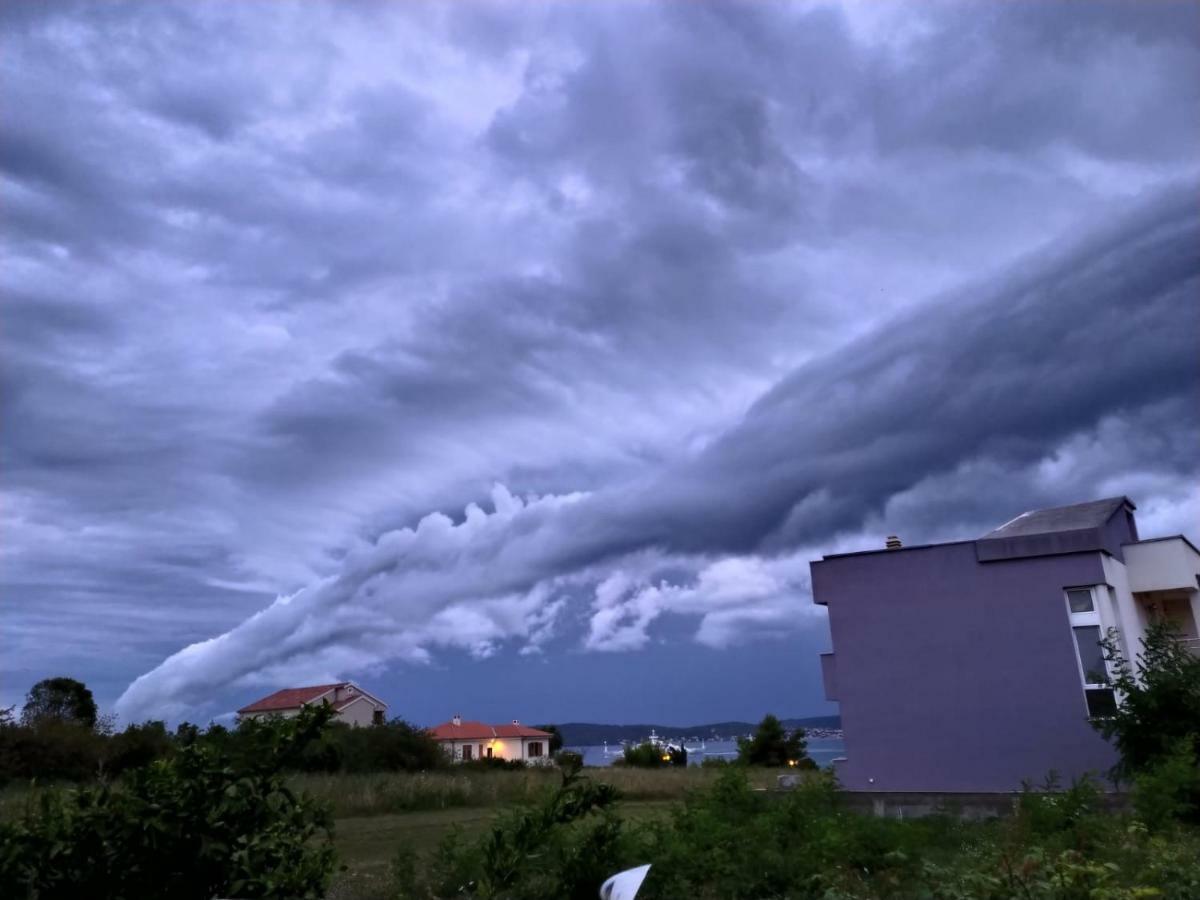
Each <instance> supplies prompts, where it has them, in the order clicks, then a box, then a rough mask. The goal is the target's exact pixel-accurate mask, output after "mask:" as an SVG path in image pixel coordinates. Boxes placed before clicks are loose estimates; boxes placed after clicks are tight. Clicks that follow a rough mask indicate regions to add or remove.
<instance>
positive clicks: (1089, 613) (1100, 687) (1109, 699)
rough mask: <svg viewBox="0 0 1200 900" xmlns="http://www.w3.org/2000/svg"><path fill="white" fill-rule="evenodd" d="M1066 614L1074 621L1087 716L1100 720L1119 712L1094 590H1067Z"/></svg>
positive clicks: (1072, 625) (1072, 626)
mask: <svg viewBox="0 0 1200 900" xmlns="http://www.w3.org/2000/svg"><path fill="white" fill-rule="evenodd" d="M1067 612H1068V614H1069V616H1070V620H1071V635H1072V637H1073V638H1074V640H1075V662H1076V663H1077V665H1078V666H1079V677H1080V679H1081V680H1082V682H1083V697H1084V701H1085V702H1086V704H1087V711H1088V716H1090V717H1091V718H1100V717H1103V716H1110V715H1112V714H1113V712H1115V711H1116V707H1117V701H1116V698H1115V696H1114V695H1113V690H1112V687H1111V684H1110V679H1109V677H1108V666H1107V664H1106V663H1105V661H1104V648H1103V647H1101V646H1100V641H1101V639H1102V638H1103V637H1104V634H1103V632H1102V630H1101V626H1100V613H1099V611H1098V610H1097V609H1096V598H1095V595H1094V593H1093V590H1092V588H1071V589H1070V590H1068V591H1067Z"/></svg>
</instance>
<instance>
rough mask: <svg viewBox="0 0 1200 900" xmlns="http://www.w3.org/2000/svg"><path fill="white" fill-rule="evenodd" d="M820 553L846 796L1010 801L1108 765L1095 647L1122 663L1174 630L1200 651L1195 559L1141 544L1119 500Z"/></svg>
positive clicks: (817, 597)
mask: <svg viewBox="0 0 1200 900" xmlns="http://www.w3.org/2000/svg"><path fill="white" fill-rule="evenodd" d="M888 545H889V548H890V549H883V550H878V551H866V552H862V553H845V554H836V555H830V556H826V557H824V558H823V559H821V560H819V561H816V562H813V563H812V565H811V572H812V585H813V600H814V602H816V603H819V604H822V605H824V606H826V607H827V608H828V610H829V625H830V631H831V634H832V638H833V650H832V652H829V653H825V654H822V658H821V666H822V673H823V675H824V680H825V690H826V696H827V697H828V698H829V699H831V700H836V701H837V702H838V704H839V706H840V707H841V716H842V728H843V732H844V736H845V744H846V756H845V758H844V759H842V760H839V761H838V763H837V772H838V776H839V778H840V780H841V781H842V783H843V785H845V786H846V787H847V788H848V789H850V790H858V791H946V792H959V791H961V792H971V791H1012V790H1018V789H1019V788H1020V786H1021V784H1022V782H1023V781H1025V780H1030V781H1033V782H1035V783H1040V782H1041V781H1042V780H1043V779H1044V778H1045V777H1046V776H1047V774H1048V773H1050V772H1051V771H1054V772H1057V773H1058V775H1059V776H1060V777H1061V778H1062V779H1063V781H1064V782H1066V783H1069V781H1070V779H1072V778H1075V777H1078V776H1081V775H1083V774H1085V773H1089V772H1091V773H1098V774H1103V773H1105V772H1107V770H1108V769H1109V768H1110V767H1111V766H1112V765H1113V763H1114V762H1116V755H1115V753H1114V751H1113V749H1112V747H1111V746H1110V745H1109V744H1108V742H1106V741H1105V740H1104V739H1103V738H1102V737H1101V736H1100V735H1099V734H1098V733H1097V732H1096V730H1095V729H1094V728H1093V727H1092V724H1091V722H1090V717H1092V716H1102V715H1104V714H1105V713H1106V711H1108V710H1111V709H1112V708H1113V705H1114V704H1115V703H1116V702H1117V698H1116V697H1114V694H1113V690H1112V688H1111V687H1110V686H1109V684H1108V681H1109V674H1110V673H1108V671H1107V669H1106V664H1105V662H1104V659H1103V653H1102V650H1101V648H1100V647H1099V646H1098V641H1099V640H1100V639H1101V637H1102V636H1103V635H1104V634H1107V633H1108V630H1109V629H1115V632H1116V635H1117V640H1118V643H1119V645H1120V646H1121V649H1122V651H1123V653H1124V655H1125V656H1126V658H1131V656H1132V655H1136V654H1137V653H1138V652H1139V651H1140V649H1141V639H1142V637H1143V635H1144V633H1145V629H1146V627H1147V626H1148V625H1149V624H1150V623H1151V622H1152V621H1155V620H1159V619H1166V620H1169V621H1170V622H1171V623H1172V625H1173V627H1174V629H1175V630H1176V631H1177V632H1179V633H1180V634H1181V635H1182V638H1183V639H1184V640H1186V641H1187V642H1188V643H1189V646H1190V647H1191V648H1192V649H1193V651H1194V652H1197V651H1198V648H1200V640H1198V638H1200V632H1198V629H1197V623H1198V622H1200V552H1198V551H1197V549H1196V547H1195V546H1194V545H1192V543H1191V542H1189V541H1188V540H1187V539H1186V538H1184V537H1183V536H1175V537H1169V538H1157V539H1151V540H1139V537H1138V533H1137V523H1136V521H1135V518H1134V505H1133V504H1132V503H1131V502H1129V500H1128V499H1127V498H1124V497H1117V498H1111V499H1108V500H1100V501H1094V502H1091V503H1083V504H1078V505H1075V506H1069V507H1060V508H1056V509H1047V510H1037V511H1033V512H1029V513H1025V514H1023V515H1021V516H1018V517H1017V518H1016V519H1014V520H1012V521H1011V522H1008V523H1006V524H1005V525H1003V526H1001V527H1000V528H997V529H996V530H995V531H992V532H991V533H989V534H987V535H985V536H984V537H982V538H980V539H978V540H973V541H960V542H954V543H945V544H931V545H925V546H916V547H902V546H900V542H899V541H895V540H893V539H889V542H888Z"/></svg>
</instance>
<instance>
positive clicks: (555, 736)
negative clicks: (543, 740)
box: [533, 725, 563, 756]
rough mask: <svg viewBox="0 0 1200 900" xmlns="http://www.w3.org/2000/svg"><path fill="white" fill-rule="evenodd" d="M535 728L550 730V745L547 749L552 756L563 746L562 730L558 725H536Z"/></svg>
mask: <svg viewBox="0 0 1200 900" xmlns="http://www.w3.org/2000/svg"><path fill="white" fill-rule="evenodd" d="M533 727H534V728H536V729H538V730H539V731H548V732H550V747H549V750H548V751H547V752H548V753H549V754H550V755H551V756H553V755H554V754H555V753H557V752H558V751H559V750H561V749H562V748H563V736H562V732H561V731H559V730H558V726H557V725H534V726H533Z"/></svg>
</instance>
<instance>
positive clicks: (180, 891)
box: [0, 709, 334, 900]
mask: <svg viewBox="0 0 1200 900" xmlns="http://www.w3.org/2000/svg"><path fill="white" fill-rule="evenodd" d="M330 715H331V713H330V712H329V711H328V710H327V709H313V710H306V711H304V712H302V714H301V715H300V716H298V717H296V718H294V719H289V720H283V721H275V722H268V723H258V724H257V725H256V726H254V728H253V729H252V731H253V737H254V739H255V742H256V744H257V746H258V747H259V750H260V753H259V755H258V756H257V757H254V758H252V759H251V758H242V759H240V760H239V761H238V763H237V764H236V765H235V764H234V762H233V759H232V758H231V756H230V755H229V754H228V753H227V752H223V751H222V750H220V749H218V748H217V747H216V746H215V745H213V744H206V743H203V742H197V743H194V744H192V745H191V746H188V747H185V748H183V749H181V750H180V751H179V752H178V753H175V754H174V755H173V756H171V757H169V758H167V759H162V760H158V761H156V762H154V763H153V764H152V765H150V766H146V767H143V768H141V769H136V770H133V771H132V772H131V773H130V774H129V775H128V776H127V777H126V779H125V780H124V782H123V783H122V784H120V785H119V786H117V787H114V786H112V785H108V784H101V785H100V786H98V787H87V788H81V789H78V790H73V791H54V792H49V793H43V794H42V795H40V797H39V798H38V799H39V802H38V803H37V804H36V805H32V804H31V806H30V808H28V809H27V810H26V813H25V815H24V817H23V818H22V819H21V820H19V821H17V822H14V823H8V824H3V825H0V895H2V896H4V897H7V898H14V900H16V898H21V897H27V898H43V900H45V898H55V897H79V896H88V897H93V898H114V900H115V898H124V900H138V898H156V897H171V898H183V900H188V898H195V900H209V898H211V897H214V896H232V897H245V898H251V897H279V898H283V897H295V898H317V897H321V896H323V895H324V891H325V888H326V887H327V886H328V882H329V877H330V875H331V874H332V871H333V866H334V855H333V848H332V845H331V843H330V841H331V838H332V833H331V824H332V820H331V819H330V817H329V815H328V812H327V810H325V809H324V808H321V807H318V806H316V805H315V804H313V803H312V802H311V801H309V800H307V799H304V798H301V797H297V796H296V795H295V794H293V793H292V792H291V791H290V790H288V789H287V787H286V785H285V784H284V782H283V776H282V774H281V773H282V771H283V769H284V768H285V767H286V766H288V765H291V764H294V762H295V759H296V758H297V756H298V755H299V754H300V753H302V751H303V749H304V747H305V745H306V744H308V743H309V742H310V741H312V740H314V739H315V738H317V737H318V736H319V734H320V732H321V730H322V729H323V728H324V727H325V725H326V724H327V722H328V720H329V717H330Z"/></svg>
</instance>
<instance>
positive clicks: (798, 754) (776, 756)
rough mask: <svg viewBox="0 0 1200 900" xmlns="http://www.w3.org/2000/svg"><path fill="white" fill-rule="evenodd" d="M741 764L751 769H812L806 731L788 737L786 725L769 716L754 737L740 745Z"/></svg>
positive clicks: (740, 742)
mask: <svg viewBox="0 0 1200 900" xmlns="http://www.w3.org/2000/svg"><path fill="white" fill-rule="evenodd" d="M738 762H741V763H746V764H747V765H752V766H802V767H803V768H812V765H813V763H812V760H810V759H809V757H808V742H807V741H806V740H805V739H804V729H803V728H797V729H796V730H795V731H793V732H792V733H791V734H788V733H787V730H786V729H785V728H784V727H783V723H782V722H780V721H779V719H777V718H776V717H775V716H773V715H771V714H770V713H768V714H767V715H766V716H764V717H763V720H762V721H761V722H759V723H758V729H757V730H756V731H755V732H754V737H751V738H742V739H741V740H739V741H738Z"/></svg>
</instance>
